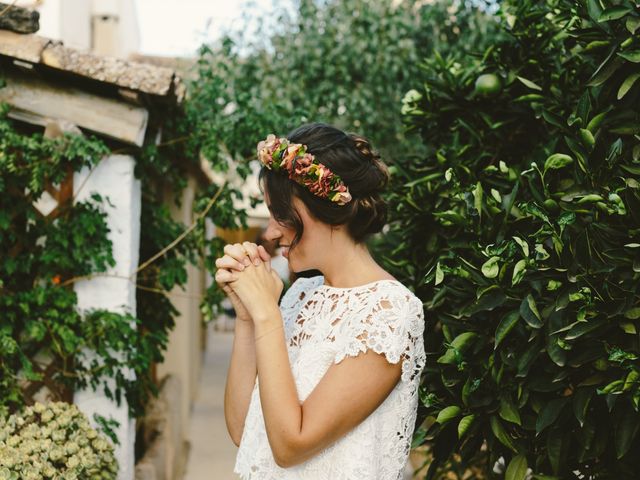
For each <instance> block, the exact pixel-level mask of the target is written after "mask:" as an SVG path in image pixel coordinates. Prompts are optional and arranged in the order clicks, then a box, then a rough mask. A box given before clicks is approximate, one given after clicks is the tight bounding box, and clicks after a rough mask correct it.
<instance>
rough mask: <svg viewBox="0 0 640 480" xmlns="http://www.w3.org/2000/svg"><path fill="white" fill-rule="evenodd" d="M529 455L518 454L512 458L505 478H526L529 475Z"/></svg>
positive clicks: (521, 479) (519, 479)
mask: <svg viewBox="0 0 640 480" xmlns="http://www.w3.org/2000/svg"><path fill="white" fill-rule="evenodd" d="M527 468H529V466H528V465H527V457H525V456H524V455H522V454H520V455H516V456H515V457H513V458H512V459H511V461H510V462H509V465H508V466H507V472H506V473H505V476H504V479H505V480H525V478H526V476H527Z"/></svg>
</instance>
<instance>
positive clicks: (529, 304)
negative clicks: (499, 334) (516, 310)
mask: <svg viewBox="0 0 640 480" xmlns="http://www.w3.org/2000/svg"><path fill="white" fill-rule="evenodd" d="M520 315H521V316H522V318H524V321H525V322H527V324H528V325H529V326H530V327H531V328H540V327H542V325H543V324H542V318H541V317H540V312H538V306H537V305H536V301H535V300H534V298H533V296H532V295H531V294H528V295H527V296H526V297H525V298H524V299H522V302H521V303H520Z"/></svg>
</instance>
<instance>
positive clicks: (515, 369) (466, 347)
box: [386, 0, 640, 479]
mask: <svg viewBox="0 0 640 480" xmlns="http://www.w3.org/2000/svg"><path fill="white" fill-rule="evenodd" d="M499 18H500V21H501V23H502V26H503V31H504V33H505V37H504V38H503V39H501V40H500V41H497V42H495V44H494V45H491V46H490V47H489V48H487V49H486V50H485V51H484V52H481V53H480V54H479V55H478V56H476V57H472V56H468V55H467V56H463V55H459V54H455V52H454V53H452V54H450V55H447V56H440V55H438V54H436V55H434V56H432V57H430V58H428V59H427V60H426V61H425V62H424V64H423V73H422V75H421V76H420V78H418V79H416V82H415V85H414V88H415V90H414V91H411V92H410V94H408V95H407V96H406V97H405V101H404V105H403V111H404V113H405V118H406V120H407V123H408V124H409V125H410V128H411V129H412V130H413V131H415V132H416V133H417V134H419V135H420V136H421V138H422V140H423V141H424V143H425V145H426V147H427V148H428V149H429V153H428V155H427V157H426V159H417V160H416V159H415V158H405V159H401V160H400V161H398V162H397V163H396V164H395V165H394V166H393V170H394V174H395V175H394V177H395V181H394V193H393V194H392V196H391V203H392V208H391V211H392V216H393V222H392V224H391V226H390V229H389V232H388V234H387V236H386V240H387V242H388V245H389V251H390V253H389V255H388V258H387V259H386V260H387V265H388V266H389V267H390V268H391V269H392V270H393V271H394V273H395V274H396V275H397V276H398V277H399V278H401V279H402V280H404V281H405V282H407V283H408V284H410V285H413V286H414V287H415V289H416V291H417V293H418V294H419V296H420V297H421V298H423V299H424V300H425V306H426V310H427V317H426V318H427V320H428V323H427V332H426V336H425V338H426V344H427V351H428V352H429V353H430V356H429V361H428V364H427V368H426V375H425V379H424V384H423V387H422V390H421V393H422V395H421V399H422V406H421V410H420V413H421V416H422V418H425V417H432V418H435V419H436V421H435V423H433V424H432V425H431V423H430V422H425V425H426V426H429V428H426V427H425V428H422V429H419V430H418V433H417V438H416V443H420V442H427V443H430V444H431V445H432V448H433V451H434V454H435V455H436V461H434V463H433V465H432V468H431V469H430V472H429V474H428V476H433V475H434V474H435V472H436V468H437V466H438V462H443V461H446V460H447V459H448V458H450V455H451V454H452V453H454V452H457V453H458V454H460V455H462V458H463V459H467V461H468V460H469V459H471V458H472V457H474V456H475V455H477V454H478V452H481V446H482V445H483V444H485V445H486V446H487V447H488V448H487V449H486V454H487V456H488V458H486V459H485V460H487V462H486V464H487V465H488V470H490V469H491V468H492V467H493V465H494V464H495V462H496V461H497V460H498V458H499V457H501V456H502V457H505V459H506V466H507V469H506V477H507V478H509V479H512V478H514V479H515V478H523V477H522V475H523V473H522V472H524V471H525V470H526V469H527V467H530V468H531V469H532V470H533V472H534V474H535V476H536V478H616V479H619V478H628V479H631V478H640V463H638V461H637V454H638V453H639V452H640V436H639V435H638V429H639V427H640V413H639V403H640V381H639V377H640V362H639V356H640V348H639V330H640V321H639V318H640V281H639V280H640V190H639V189H640V82H636V80H638V78H640V64H639V62H640V40H639V39H638V31H640V7H639V6H638V4H637V3H634V2H630V1H620V2H615V3H614V2H611V1H610V2H605V1H598V0H589V1H586V2H573V1H568V0H547V1H542V2H540V1H533V0H522V1H517V2H516V1H512V2H503V4H502V5H501V10H500V12H499ZM482 75H490V76H491V77H489V78H487V77H486V76H485V77H481V76H482ZM479 77H480V80H479ZM498 470H499V469H498ZM544 475H546V476H547V477H545V476H544ZM549 476H551V477H549Z"/></svg>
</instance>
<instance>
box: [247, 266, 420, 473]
mask: <svg viewBox="0 0 640 480" xmlns="http://www.w3.org/2000/svg"><path fill="white" fill-rule="evenodd" d="M280 308H281V311H282V316H283V320H284V324H285V335H286V339H287V346H288V353H289V361H290V363H291V368H292V371H293V376H294V378H295V383H296V387H297V390H298V398H299V399H300V403H302V402H304V400H305V399H306V398H307V397H308V396H309V394H310V393H311V392H312V391H313V389H314V388H315V386H316V385H317V384H318V383H319V382H320V380H321V379H322V377H323V376H324V374H325V373H326V371H327V370H328V368H329V367H330V366H331V365H332V364H334V363H339V362H340V361H342V360H343V359H344V358H345V357H346V356H354V357H355V356H357V355H358V354H360V353H362V352H365V351H366V350H368V349H371V350H373V351H375V352H377V353H382V354H384V355H385V357H386V358H387V360H388V361H389V362H390V363H397V362H399V361H401V360H402V362H403V363H402V377H401V380H400V381H399V382H398V384H397V385H396V386H395V388H394V389H393V391H392V392H391V393H390V394H389V396H388V397H387V398H386V400H385V401H384V402H383V403H382V404H381V405H380V406H379V407H378V408H377V409H376V410H375V411H374V412H373V413H372V414H371V415H369V417H367V418H366V419H365V420H364V421H363V422H362V423H360V424H359V425H358V426H356V427H355V428H354V429H353V430H351V431H350V432H349V433H347V434H346V435H345V436H344V437H342V438H340V439H339V440H337V441H336V442H335V443H333V444H332V445H330V446H329V447H327V448H326V449H324V450H323V451H321V452H320V453H319V454H318V455H316V456H315V457H313V458H311V459H309V460H307V461H305V462H304V463H301V464H299V465H296V466H293V467H290V468H281V467H279V466H278V465H277V464H276V463H275V461H274V459H273V455H272V453H271V448H270V446H269V441H268V439H267V434H266V431H265V425H264V418H263V416H262V408H261V405H260V396H259V391H258V382H257V381H256V386H255V387H254V389H253V394H252V397H251V403H250V405H249V411H248V413H247V418H246V421H245V426H244V432H243V435H242V440H241V441H240V448H239V450H238V456H237V458H236V465H235V472H236V473H238V474H239V475H240V477H241V478H243V479H245V480H248V479H251V480H294V479H295V480H396V479H398V480H399V479H401V478H402V474H403V470H404V467H405V465H406V462H407V458H408V455H409V449H410V445H411V437H412V435H413V429H414V423H415V419H416V411H417V406H418V385H419V382H420V373H421V372H422V368H423V367H424V363H425V352H424V344H423V339H422V333H423V330H424V317H423V310H422V302H421V301H420V300H419V299H418V298H417V297H415V296H414V295H413V294H412V293H411V291H409V290H408V289H407V288H406V287H404V286H403V285H402V284H401V283H399V282H397V281H393V280H381V281H378V282H374V283H371V284H368V285H362V286H359V287H355V288H336V287H331V286H328V285H324V284H323V277H314V278H310V279H304V278H303V279H299V280H297V281H296V282H295V283H294V284H293V285H292V286H291V288H290V289H289V290H288V291H287V293H286V294H285V296H284V298H283V299H282V302H281V307H280Z"/></svg>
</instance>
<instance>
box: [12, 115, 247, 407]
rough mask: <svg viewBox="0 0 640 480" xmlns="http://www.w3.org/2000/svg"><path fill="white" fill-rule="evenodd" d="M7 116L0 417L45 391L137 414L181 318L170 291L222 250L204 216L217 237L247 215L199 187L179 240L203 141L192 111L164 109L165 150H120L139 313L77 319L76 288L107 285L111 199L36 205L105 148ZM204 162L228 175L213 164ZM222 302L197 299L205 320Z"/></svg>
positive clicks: (216, 296)
mask: <svg viewBox="0 0 640 480" xmlns="http://www.w3.org/2000/svg"><path fill="white" fill-rule="evenodd" d="M8 111H9V109H8V107H6V106H5V107H2V111H1V113H0V251H2V252H8V253H6V254H5V255H3V258H2V262H0V311H2V312H3V321H2V324H1V326H0V374H1V375H0V414H5V413H6V412H8V411H14V410H17V409H18V408H20V407H21V406H22V405H24V404H25V403H30V402H31V399H32V397H33V395H34V394H36V393H37V391H38V390H39V389H40V388H41V387H43V386H46V387H47V388H48V389H49V391H50V392H51V393H52V394H53V395H54V397H57V398H61V399H63V398H67V400H70V392H72V391H74V390H77V389H83V388H88V387H90V388H93V389H96V390H100V389H101V390H103V391H104V392H105V394H106V395H107V396H108V397H109V398H111V399H114V400H116V401H117V402H118V403H119V402H120V401H121V400H123V398H126V399H127V402H128V405H129V410H130V414H131V415H132V416H140V415H141V414H142V413H143V412H144V407H145V405H146V404H147V402H148V400H149V397H150V395H153V394H155V393H157V387H156V384H155V379H154V378H153V375H152V366H153V364H154V363H159V362H162V360H163V356H164V350H165V349H166V346H167V344H168V338H169V332H170V331H171V329H172V328H173V327H174V325H175V317H176V315H177V314H178V311H177V310H176V308H175V307H174V306H173V304H172V301H171V298H172V297H171V295H172V294H171V293H170V292H171V291H172V290H173V289H174V287H176V286H182V287H183V286H184V285H185V284H186V282H187V269H186V267H187V265H188V264H189V263H191V264H194V265H198V266H200V262H201V258H202V259H203V261H202V263H203V264H204V265H203V266H204V267H205V268H208V269H209V270H210V271H213V269H214V268H215V266H214V263H213V260H214V259H215V258H216V257H217V256H218V255H219V252H220V251H221V249H222V246H223V242H222V240H220V239H217V238H214V239H209V238H208V236H207V235H206V233H205V232H206V229H205V221H206V219H207V218H208V219H210V220H211V221H213V222H214V223H215V224H216V225H220V226H223V227H238V226H240V225H243V224H244V225H246V221H245V219H246V215H245V214H244V213H243V212H237V210H236V207H235V204H234V201H235V199H237V198H240V197H241V193H240V192H239V191H238V190H237V189H234V188H227V187H226V186H225V185H223V186H220V185H214V184H211V185H203V187H204V188H202V189H201V191H200V192H199V193H198V196H197V198H196V201H195V205H194V225H192V226H191V227H190V228H189V229H188V230H187V231H185V229H186V228H187V226H186V225H183V224H182V223H181V222H179V221H176V220H174V219H173V218H172V215H171V211H170V208H169V207H170V205H171V204H172V203H175V204H177V205H179V203H180V195H181V192H182V190H183V189H184V188H185V186H186V184H187V182H186V178H187V175H188V174H189V172H190V171H193V168H194V167H197V161H196V159H198V158H199V154H198V152H199V151H200V150H201V149H202V148H203V145H204V144H205V142H206V141H207V140H206V139H205V138H204V137H203V135H202V130H194V129H192V128H191V127H190V126H189V125H190V124H191V123H192V121H193V120H194V117H195V112H194V111H193V110H189V107H186V108H185V107H176V108H174V109H172V111H171V112H169V113H168V114H167V117H168V118H170V119H171V120H169V121H168V122H167V124H166V125H165V126H164V127H165V134H166V136H167V138H168V140H167V141H166V142H165V143H163V144H160V145H146V146H145V147H144V148H143V149H141V150H135V151H131V152H128V153H130V154H132V155H134V156H135V157H136V176H137V177H138V178H140V179H141V182H142V215H141V224H142V225H141V239H140V264H141V266H143V268H141V269H140V271H139V272H138V274H137V279H136V278H135V277H134V278H131V279H129V280H131V281H134V280H135V281H136V282H137V283H136V285H137V287H138V289H137V312H136V315H133V312H128V313H127V312H125V313H117V312H110V311H105V310H93V311H88V312H79V311H78V308H77V297H76V294H75V292H74V291H73V288H72V287H73V284H74V283H75V282H76V281H78V280H81V279H86V278H92V277H94V276H99V275H106V273H105V272H106V271H107V269H108V268H109V267H112V266H113V265H114V258H113V254H112V245H111V242H110V241H109V238H108V235H109V229H108V226H107V223H106V213H105V211H104V207H105V206H106V205H108V199H107V198H105V199H103V198H101V197H100V196H99V195H96V194H94V195H92V196H91V198H90V200H88V201H80V202H74V201H73V199H68V201H67V202H66V203H64V204H63V205H60V206H59V207H58V208H57V211H56V212H55V214H54V215H50V216H48V217H47V216H44V215H42V214H41V213H39V212H38V211H37V210H36V208H35V207H34V202H37V200H38V199H39V198H41V196H42V195H43V194H44V192H45V191H47V189H48V188H50V186H51V185H55V184H60V183H61V182H63V181H64V180H65V178H66V177H67V176H68V175H69V173H70V172H77V171H79V170H81V169H82V168H84V167H88V168H95V167H96V165H97V164H98V163H99V162H100V160H101V159H102V158H103V157H104V156H105V155H108V154H109V153H111V150H110V149H109V148H108V147H107V146H106V144H105V143H104V142H102V141H100V140H99V139H96V138H94V137H84V136H79V135H65V136H63V137H60V138H56V139H50V138H46V137H45V136H43V135H42V133H40V132H34V131H33V130H29V129H27V128H26V127H24V126H20V125H19V124H17V123H15V122H13V121H11V120H10V119H9V118H8V117H7V114H8ZM216 162H217V163H218V165H217V166H216ZM211 163H212V164H213V167H214V168H216V169H218V170H220V169H225V168H228V167H227V165H226V162H225V161H223V159H221V158H215V159H213V161H212V162H211ZM245 174H246V172H245ZM82 187H83V186H80V188H82ZM176 239H178V240H179V241H176ZM167 246H170V248H167ZM158 252H162V255H160V256H158V255H157V253H158ZM178 295H179V294H178ZM221 300H222V296H221V294H220V292H218V291H217V289H216V288H215V287H214V286H212V287H211V288H209V290H208V291H207V292H206V295H204V296H203V298H202V306H203V307H202V311H203V314H204V317H205V318H206V319H209V318H211V317H212V316H213V315H214V314H215V312H216V311H217V305H218V304H219V303H220V301H221Z"/></svg>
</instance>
